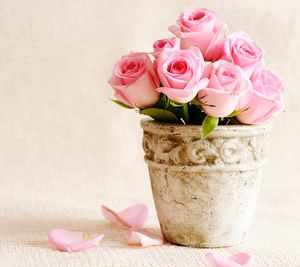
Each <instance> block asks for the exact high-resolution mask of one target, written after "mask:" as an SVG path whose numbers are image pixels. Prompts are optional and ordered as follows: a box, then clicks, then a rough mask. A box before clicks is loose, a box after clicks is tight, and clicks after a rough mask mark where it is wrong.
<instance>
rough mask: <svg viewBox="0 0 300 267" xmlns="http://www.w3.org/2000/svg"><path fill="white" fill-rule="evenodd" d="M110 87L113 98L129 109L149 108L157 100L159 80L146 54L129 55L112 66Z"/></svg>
mask: <svg viewBox="0 0 300 267" xmlns="http://www.w3.org/2000/svg"><path fill="white" fill-rule="evenodd" d="M108 82H109V83H110V85H111V86H112V87H113V88H114V90H115V97H116V98H117V99H118V100H120V101H121V102H123V103H124V104H126V105H128V106H131V107H149V106H152V105H153V104H155V103H156V102H157V101H158V99H159V93H158V92H157V91H156V88H157V87H158V86H159V80H158V77H157V75H156V72H155V70H154V68H153V64H152V62H151V60H150V58H149V56H148V54H146V53H130V54H128V55H126V56H123V57H122V58H121V59H120V60H119V61H118V62H117V64H116V65H115V66H114V69H113V74H112V76H111V77H110V79H109V81H108Z"/></svg>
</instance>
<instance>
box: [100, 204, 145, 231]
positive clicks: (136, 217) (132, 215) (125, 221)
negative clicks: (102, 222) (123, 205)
mask: <svg viewBox="0 0 300 267" xmlns="http://www.w3.org/2000/svg"><path fill="white" fill-rule="evenodd" d="M101 210H102V214H103V216H104V217H105V218H106V219H107V220H109V221H111V222H113V223H118V224H120V225H122V226H124V227H126V228H130V227H134V228H141V227H142V226H143V225H144V223H145V222H146V219H147V217H148V208H147V206H146V205H143V204H137V205H133V206H131V207H128V208H127V209H125V210H123V211H120V212H114V211H113V210H111V209H109V208H108V207H106V206H103V205H102V206H101Z"/></svg>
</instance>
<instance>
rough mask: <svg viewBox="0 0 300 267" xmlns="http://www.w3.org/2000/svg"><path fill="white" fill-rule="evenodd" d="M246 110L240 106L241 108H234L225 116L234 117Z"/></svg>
mask: <svg viewBox="0 0 300 267" xmlns="http://www.w3.org/2000/svg"><path fill="white" fill-rule="evenodd" d="M246 110H247V109H246V108H241V109H237V110H234V111H233V112H232V113H231V114H229V115H228V116H226V118H231V117H235V116H237V115H239V114H240V113H242V112H244V111H246Z"/></svg>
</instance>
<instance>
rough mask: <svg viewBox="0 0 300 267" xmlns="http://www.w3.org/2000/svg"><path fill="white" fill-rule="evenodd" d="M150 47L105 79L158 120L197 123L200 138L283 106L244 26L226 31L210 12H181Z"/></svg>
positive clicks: (125, 100) (123, 100)
mask: <svg viewBox="0 0 300 267" xmlns="http://www.w3.org/2000/svg"><path fill="white" fill-rule="evenodd" d="M177 24H178V25H173V26H171V27H169V30H170V31H171V32H172V33H174V34H175V35H176V37H177V38H179V39H180V49H179V48H177V47H176V38H175V37H173V38H170V39H162V40H157V41H156V42H155V43H154V45H153V49H154V51H153V52H151V53H130V54H128V55H126V56H123V57H122V58H121V59H120V60H119V61H118V62H117V64H116V65H115V67H114V69H113V74H112V76H111V78H110V79H109V83H110V84H111V86H112V87H113V89H114V91H115V97H116V98H117V100H113V101H114V102H116V103H117V104H119V105H121V106H122V107H125V108H136V109H138V110H139V113H140V114H144V115H148V116H150V117H152V118H153V119H155V120H157V121H163V122H173V123H183V124H199V125H201V124H202V135H203V136H202V137H203V138H205V137H206V136H208V135H209V134H210V133H212V132H213V130H214V129H215V128H216V127H217V125H218V124H223V125H224V124H225V125H227V124H239V123H241V124H257V123H261V122H264V121H267V120H269V119H271V118H273V117H275V116H276V115H278V114H279V113H280V112H282V110H283V107H284V106H283V100H282V92H283V85H282V83H281V81H280V80H279V78H278V77H277V76H276V75H275V74H274V73H273V72H272V71H271V70H269V69H267V68H265V64H264V51H263V49H262V48H261V47H260V46H259V45H257V44H256V43H255V42H253V41H252V39H251V38H250V37H249V35H247V34H246V33H245V32H242V31H239V32H234V33H231V34H229V35H227V36H221V35H222V32H223V31H224V30H227V26H226V24H224V23H223V22H222V21H221V20H220V18H219V17H218V16H217V15H216V14H215V13H214V12H212V11H210V10H207V9H204V8H199V9H196V10H192V11H187V12H183V13H182V14H180V16H179V18H178V20H177Z"/></svg>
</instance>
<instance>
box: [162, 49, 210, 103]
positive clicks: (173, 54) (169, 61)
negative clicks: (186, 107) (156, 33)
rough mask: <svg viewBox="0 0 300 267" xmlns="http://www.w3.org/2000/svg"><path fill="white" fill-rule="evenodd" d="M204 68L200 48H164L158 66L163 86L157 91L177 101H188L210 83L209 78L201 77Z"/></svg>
mask: <svg viewBox="0 0 300 267" xmlns="http://www.w3.org/2000/svg"><path fill="white" fill-rule="evenodd" d="M203 69H204V60H203V57H202V54H201V52H200V50H199V48H197V47H191V48H189V49H188V50H174V49H164V51H163V52H162V53H161V54H160V56H159V58H158V66H157V72H158V75H159V78H160V81H161V83H162V84H163V87H160V88H158V89H157V91H158V92H161V93H164V94H165V95H167V96H168V97H169V98H170V99H171V100H173V101H175V102H178V103H187V102H189V101H191V100H192V99H193V98H194V97H195V96H196V95H197V93H198V92H199V90H201V89H202V88H204V87H206V85H207V83H208V79H201V76H202V72H203Z"/></svg>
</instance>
